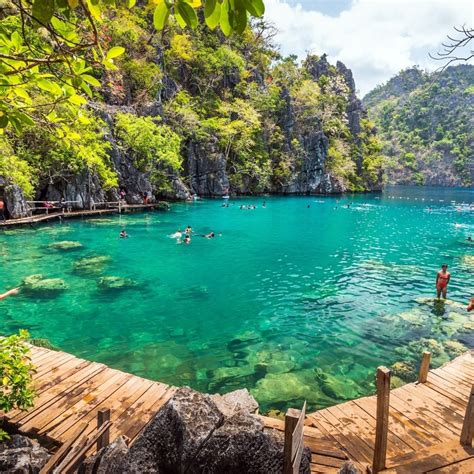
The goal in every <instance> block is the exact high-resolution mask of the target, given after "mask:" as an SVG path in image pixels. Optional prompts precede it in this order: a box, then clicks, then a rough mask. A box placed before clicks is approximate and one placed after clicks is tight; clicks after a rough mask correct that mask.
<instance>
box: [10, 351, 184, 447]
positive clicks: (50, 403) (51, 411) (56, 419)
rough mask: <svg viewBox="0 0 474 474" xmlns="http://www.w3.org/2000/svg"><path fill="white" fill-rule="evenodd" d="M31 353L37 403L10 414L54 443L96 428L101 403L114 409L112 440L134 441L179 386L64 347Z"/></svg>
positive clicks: (22, 428)
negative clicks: (83, 429) (82, 426)
mask: <svg viewBox="0 0 474 474" xmlns="http://www.w3.org/2000/svg"><path fill="white" fill-rule="evenodd" d="M31 356H32V362H33V364H34V365H35V366H36V371H37V372H36V375H35V377H34V383H35V388H36V391H37V398H36V400H35V404H34V407H33V408H31V409H30V410H27V411H19V410H14V411H11V412H9V413H8V414H7V415H5V419H6V421H7V422H8V423H9V424H10V425H11V426H12V427H13V428H15V429H17V430H18V431H19V432H20V433H24V434H29V435H33V436H35V437H38V438H41V439H43V440H44V441H45V442H47V443H50V444H52V445H54V444H62V443H64V442H65V441H67V440H68V438H69V437H70V436H71V435H72V434H73V433H74V431H75V430H76V429H77V426H78V425H79V424H80V423H84V422H86V423H88V428H87V430H86V433H90V432H92V431H93V430H94V429H95V428H96V423H97V421H96V417H97V412H98V411H99V410H100V409H101V408H109V409H110V410H111V421H112V422H113V425H112V428H111V434H110V436H111V439H115V437H117V436H119V435H125V436H127V437H128V438H129V439H130V440H133V439H134V438H136V436H137V435H138V433H140V431H141V430H142V429H143V427H144V426H145V425H146V424H147V423H148V421H149V420H150V419H151V417H152V416H153V415H154V414H155V413H156V412H157V411H158V410H159V409H160V407H161V406H162V405H163V404H164V403H166V401H167V400H168V399H169V398H170V397H171V396H172V395H173V393H174V392H175V390H176V389H175V388H174V387H170V386H168V385H165V384H162V383H159V382H152V381H151V380H146V379H143V378H141V377H137V376H135V375H131V374H127V373H125V372H121V371H119V370H115V369H111V368H109V367H107V366H105V365H104V364H99V363H97V362H90V361H86V360H83V359H79V358H77V357H74V356H73V355H71V354H67V353H64V352H57V351H52V350H49V349H43V348H38V347H32V349H31Z"/></svg>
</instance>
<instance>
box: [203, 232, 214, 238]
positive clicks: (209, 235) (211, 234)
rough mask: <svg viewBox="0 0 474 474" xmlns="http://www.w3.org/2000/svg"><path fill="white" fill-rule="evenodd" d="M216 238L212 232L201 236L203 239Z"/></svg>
mask: <svg viewBox="0 0 474 474" xmlns="http://www.w3.org/2000/svg"><path fill="white" fill-rule="evenodd" d="M215 236H216V234H214V232H210V233H209V234H206V235H203V237H204V238H205V239H213V238H214V237H215Z"/></svg>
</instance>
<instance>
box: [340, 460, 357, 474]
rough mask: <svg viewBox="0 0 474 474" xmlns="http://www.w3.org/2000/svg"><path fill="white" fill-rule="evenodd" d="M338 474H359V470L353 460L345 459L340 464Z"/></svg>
mask: <svg viewBox="0 0 474 474" xmlns="http://www.w3.org/2000/svg"><path fill="white" fill-rule="evenodd" d="M338 474H360V471H359V469H357V468H356V467H355V465H354V463H353V462H351V461H347V462H345V463H344V464H343V465H342V467H341V469H340V470H339V472H338Z"/></svg>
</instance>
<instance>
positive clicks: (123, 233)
mask: <svg viewBox="0 0 474 474" xmlns="http://www.w3.org/2000/svg"><path fill="white" fill-rule="evenodd" d="M120 238H121V239H126V238H128V234H127V232H126V230H125V229H122V232H120Z"/></svg>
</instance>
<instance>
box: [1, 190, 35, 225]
mask: <svg viewBox="0 0 474 474" xmlns="http://www.w3.org/2000/svg"><path fill="white" fill-rule="evenodd" d="M4 200H5V206H6V208H7V213H8V215H9V217H10V218H11V219H18V218H20V217H27V216H28V215H29V212H30V207H29V206H28V204H27V203H26V199H25V196H24V194H23V191H22V190H21V188H20V187H19V186H17V185H16V184H9V185H6V186H5V188H4Z"/></svg>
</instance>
